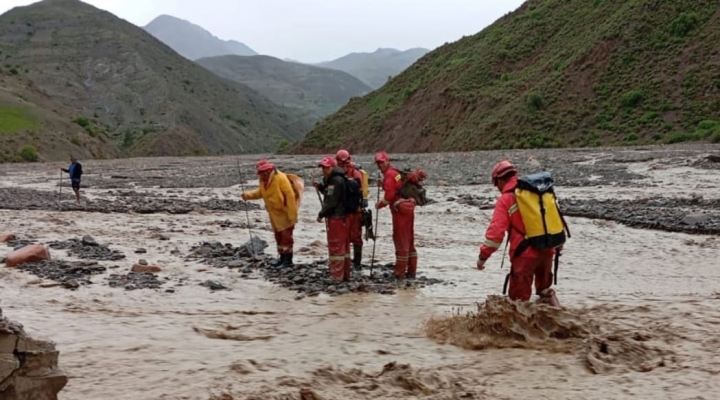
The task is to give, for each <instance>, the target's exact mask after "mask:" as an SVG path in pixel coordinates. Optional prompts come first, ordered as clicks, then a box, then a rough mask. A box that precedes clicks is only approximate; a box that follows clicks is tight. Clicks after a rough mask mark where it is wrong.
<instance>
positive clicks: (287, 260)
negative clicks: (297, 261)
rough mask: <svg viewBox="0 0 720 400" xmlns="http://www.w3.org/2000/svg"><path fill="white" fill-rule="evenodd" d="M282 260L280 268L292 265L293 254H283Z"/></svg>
mask: <svg viewBox="0 0 720 400" xmlns="http://www.w3.org/2000/svg"><path fill="white" fill-rule="evenodd" d="M282 257H283V262H282V264H280V268H288V267H292V266H293V265H294V264H293V255H292V254H283V255H282Z"/></svg>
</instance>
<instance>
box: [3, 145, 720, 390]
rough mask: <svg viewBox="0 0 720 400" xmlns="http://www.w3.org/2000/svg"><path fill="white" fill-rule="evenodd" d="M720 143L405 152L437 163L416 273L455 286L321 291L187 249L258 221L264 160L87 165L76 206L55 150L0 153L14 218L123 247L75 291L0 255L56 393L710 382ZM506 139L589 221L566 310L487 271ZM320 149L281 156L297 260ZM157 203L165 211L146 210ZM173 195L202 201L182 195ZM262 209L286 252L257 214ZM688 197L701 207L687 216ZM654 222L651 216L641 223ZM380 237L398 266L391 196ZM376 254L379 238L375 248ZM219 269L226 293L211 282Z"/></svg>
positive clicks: (719, 317)
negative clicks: (485, 252) (51, 348)
mask: <svg viewBox="0 0 720 400" xmlns="http://www.w3.org/2000/svg"><path fill="white" fill-rule="evenodd" d="M717 154H720V148H719V147H717V146H716V147H714V148H713V147H709V146H695V147H693V146H687V147H671V148H645V149H643V148H639V149H624V150H619V149H618V150H613V149H597V150H578V151H560V150H557V151H551V150H545V151H534V152H533V151H524V152H523V151H518V152H483V153H470V154H464V155H457V154H436V155H412V156H410V155H407V156H406V155H401V156H397V158H398V164H403V165H408V166H413V167H422V168H425V169H426V170H428V172H429V173H430V177H431V178H430V181H429V182H428V193H429V197H431V198H433V199H434V200H435V202H433V203H432V204H429V205H427V206H425V207H422V208H419V209H418V211H417V215H416V228H415V231H416V244H417V248H418V252H419V257H420V264H419V265H420V266H419V272H420V274H421V275H423V276H425V277H428V278H436V279H440V280H443V281H444V283H443V284H435V285H428V286H426V287H417V288H411V289H402V288H400V289H398V290H396V291H394V292H393V294H378V293H348V294H343V295H333V294H327V293H320V294H319V295H317V296H298V294H297V293H296V292H294V291H292V290H288V288H285V287H281V286H279V285H276V284H274V283H272V282H268V281H266V280H264V279H263V277H262V275H257V274H251V275H250V276H249V277H248V276H241V272H240V271H239V270H238V269H231V268H213V267H211V266H208V265H207V264H204V263H202V262H200V261H199V260H194V259H188V258H187V255H188V254H189V253H190V249H191V248H192V247H193V246H195V245H197V244H198V243H200V242H203V241H219V242H221V243H230V244H232V245H234V246H239V245H241V244H242V243H244V242H246V241H247V240H248V239H249V232H248V229H244V227H247V217H246V214H245V212H244V211H241V210H240V209H233V207H234V206H233V204H235V203H234V201H236V200H238V199H239V194H240V193H241V190H242V189H241V186H240V181H242V182H244V183H243V185H244V186H245V187H253V186H254V185H256V184H257V181H256V180H255V177H254V175H253V174H252V167H251V166H252V165H253V164H254V161H255V160H256V159H257V157H251V156H242V157H237V158H235V157H223V158H189V159H169V158H160V159H128V160H113V161H87V162H83V169H84V171H85V173H86V175H85V176H84V178H83V180H84V183H86V184H87V187H86V188H84V189H83V193H82V194H83V202H82V203H81V205H80V206H76V205H74V204H73V203H74V199H73V197H72V196H71V194H70V189H69V186H68V184H69V182H64V186H63V187H62V189H61V190H62V193H60V187H59V186H58V182H59V179H60V175H59V168H60V166H61V165H60V164H37V165H2V166H0V176H1V177H2V184H1V185H0V207H1V208H2V209H0V231H2V232H12V233H15V234H16V235H17V236H18V237H19V238H22V239H28V240H32V241H36V242H40V243H48V242H51V241H62V240H68V239H72V238H81V237H83V236H84V235H91V236H92V237H93V238H94V239H95V240H97V242H99V243H100V244H103V245H107V246H109V247H110V248H112V249H113V250H117V251H120V252H122V253H123V254H125V256H126V257H125V258H124V259H121V260H114V261H100V262H99V264H100V265H102V266H105V267H106V268H107V270H106V271H105V272H103V273H100V274H96V275H93V276H92V277H91V278H90V281H92V284H88V285H81V286H80V287H79V288H77V289H76V290H69V289H67V288H65V287H62V286H57V285H51V284H48V283H49V281H48V280H47V279H41V278H38V277H37V276H35V275H33V274H30V273H27V272H23V271H21V270H18V269H11V268H5V267H0V305H2V308H3V312H4V314H5V316H7V317H8V318H10V319H13V320H16V321H18V322H21V323H22V324H23V325H24V326H25V329H26V331H27V332H28V333H29V334H31V335H33V336H35V337H38V338H47V339H50V340H53V341H55V342H56V343H57V347H58V350H59V351H60V366H61V367H62V368H63V370H64V371H65V372H66V373H67V374H68V376H69V383H68V385H67V386H66V388H65V389H64V390H63V391H62V392H61V393H60V398H61V399H69V400H98V399H107V400H137V399H168V400H169V399H193V400H195V399H198V400H210V399H214V400H220V399H222V400H231V399H340V400H343V399H347V400H352V399H518V398H538V399H546V398H547V399H553V400H559V399H574V400H575V399H631V398H641V399H715V398H718V396H720V351H718V348H720V268H718V266H719V265H720V264H719V262H718V258H719V257H720V238H718V236H717V235H718V230H717V227H718V226H719V225H720V221H719V220H718V215H719V214H718V212H720V210H718V208H717V206H716V205H717V204H718V202H719V201H720V164H719V163H717V162H713V161H711V159H712V158H713V157H712V155H717ZM505 157H509V158H511V159H513V160H514V161H517V162H518V165H519V166H520V167H521V169H522V171H521V172H531V169H539V168H548V169H551V170H553V172H554V174H555V176H556V177H557V180H558V184H559V187H558V195H559V196H560V198H561V199H566V200H567V201H571V200H572V201H573V202H574V205H573V207H575V209H576V210H575V211H576V212H575V214H578V215H585V216H589V217H590V218H583V217H579V216H575V217H573V216H571V217H569V218H568V223H569V225H570V227H571V230H572V234H573V235H572V238H571V239H570V241H569V242H568V244H567V245H566V250H565V252H564V256H563V259H562V264H561V266H560V271H559V279H558V285H557V286H556V290H557V292H558V297H559V299H560V302H561V304H562V305H563V306H564V308H563V309H553V308H548V307H545V306H537V305H535V304H519V305H518V304H512V303H509V302H507V301H505V300H503V299H502V298H500V297H497V295H499V294H500V293H501V291H502V284H503V280H504V277H505V274H506V273H507V272H508V262H507V260H506V262H505V267H504V269H501V268H500V265H501V260H502V256H501V254H500V253H496V254H495V255H494V256H493V257H492V258H491V259H490V260H489V261H488V264H487V269H486V270H485V271H482V272H480V271H477V270H476V269H475V260H476V258H477V253H478V246H479V244H480V243H481V242H482V240H483V234H484V229H485V227H486V226H487V222H488V221H489V218H490V216H491V213H492V210H491V209H490V208H491V206H492V202H493V199H494V197H495V196H496V193H495V192H494V189H493V188H492V187H491V186H490V185H489V182H488V179H487V175H488V173H489V172H488V171H489V169H490V167H491V166H492V164H494V163H495V162H497V161H499V160H500V159H502V158H505ZM316 158H317V157H305V156H304V157H284V158H271V160H273V161H275V162H276V164H277V165H279V166H280V167H281V168H283V169H284V170H287V171H290V172H294V173H298V174H300V175H301V176H303V177H304V178H305V181H306V191H305V194H304V197H303V204H302V206H301V211H300V215H301V216H300V222H299V223H298V225H297V227H296V230H295V242H296V245H295V246H296V249H300V248H306V249H304V251H303V252H301V253H298V254H297V255H296V257H295V258H296V259H295V262H296V263H305V262H306V263H310V262H313V261H316V260H321V259H323V258H326V254H325V253H326V247H325V245H324V243H325V239H324V237H325V232H324V227H325V225H324V224H319V223H317V222H315V215H316V214H317V211H318V208H319V204H318V199H317V196H316V195H315V193H314V190H311V189H312V186H311V185H310V182H311V177H312V175H314V176H317V175H318V171H317V169H315V168H313V165H314V164H315V162H316V161H317V160H316ZM360 159H361V160H364V161H367V160H369V158H368V157H360ZM81 162H82V160H81ZM63 166H64V165H63ZM367 167H371V168H370V170H371V172H372V173H374V172H375V171H374V167H372V166H371V165H370V164H367ZM374 196H375V188H373V189H372V191H371V197H373V198H374ZM158 199H164V200H167V201H168V202H167V203H162V204H163V205H162V207H165V208H166V209H165V210H164V209H163V208H162V207H159V209H158V210H155V211H153V212H147V211H142V209H141V208H137V207H136V206H135V205H137V204H144V205H145V206H147V204H148V203H152V202H153V201H156V202H157V201H160V200H158ZM463 199H465V201H463ZM468 199H472V200H471V201H468ZM174 202H175V206H177V204H181V203H183V202H185V203H187V204H191V205H193V204H196V205H197V206H193V207H190V209H189V210H188V209H187V207H186V208H185V209H183V210H179V211H178V210H176V209H173V207H174V206H173V203H174ZM185 203H183V204H185ZM119 204H122V207H120V206H119ZM153 204H155V203H153ZM644 204H647V205H644ZM218 205H221V206H218ZM651 205H652V207H651ZM113 210H115V211H113ZM118 210H119V211H118ZM163 210H164V211H163ZM583 210H584V211H583ZM648 210H649V211H648ZM248 213H249V214H248V215H249V219H250V222H251V223H250V225H251V226H252V227H253V229H252V232H253V234H254V235H257V236H259V237H261V238H263V239H265V240H266V241H268V242H269V243H270V244H271V247H270V248H269V249H268V252H269V253H270V254H274V251H273V250H272V249H273V239H272V233H271V232H270V231H269V230H268V228H269V223H268V221H267V217H266V214H265V211H264V210H262V209H256V208H255V209H251V210H249V212H248ZM570 214H571V215H573V213H570ZM688 215H690V216H695V217H696V218H697V217H698V216H701V217H702V215H704V217H702V218H700V220H699V221H700V222H696V221H694V220H693V221H687V220H685V222H683V219H684V218H687V216H688ZM635 220H637V221H635ZM228 221H229V223H228ZM633 221H635V222H633ZM648 221H649V222H648ZM653 221H655V222H657V223H655V222H653ZM636 222H637V224H640V225H637V224H636ZM645 223H647V224H649V225H647V226H653V227H655V229H639V228H635V227H631V226H632V225H635V226H641V225H642V224H645ZM629 225H631V226H629ZM642 226H645V225H642ZM675 228H677V229H675ZM2 232H0V233H2ZM378 234H379V239H378V242H377V247H376V253H377V255H376V258H377V259H378V260H379V261H380V262H381V263H386V262H392V261H393V254H394V251H393V246H392V239H391V225H390V218H389V214H388V213H387V210H385V211H382V212H381V214H380V217H379V227H378ZM139 248H143V249H144V250H145V251H146V252H144V253H141V254H138V253H135V252H136V251H137V249H139ZM308 249H310V250H308ZM10 250H12V248H11V247H8V248H7V252H9V251H10ZM51 252H52V256H53V258H54V259H60V260H68V261H78V260H79V259H77V258H75V257H74V256H71V255H69V254H68V252H67V251H66V250H54V249H51ZM371 252H372V242H369V243H368V245H367V246H366V247H365V252H364V256H365V260H364V261H365V262H366V263H369V262H370V255H371ZM0 255H5V250H3V252H2V253H0ZM141 258H142V259H145V260H146V261H147V262H148V263H149V264H152V265H157V266H159V267H160V268H161V269H162V271H161V272H160V273H159V274H158V278H159V279H160V280H161V281H163V282H164V283H163V285H162V287H161V288H159V289H137V290H125V289H124V288H123V287H110V286H109V285H108V283H107V282H108V281H107V278H108V276H109V275H110V274H114V273H119V272H122V273H125V272H127V271H128V270H129V269H130V267H131V266H132V265H133V264H135V263H137V262H138V261H139V260H140V259H141ZM364 273H365V274H367V273H368V271H367V270H366V271H364ZM208 280H213V281H216V282H219V283H221V284H222V285H223V286H225V287H227V288H228V289H229V290H210V289H209V288H207V287H205V286H201V285H200V283H202V282H205V281H208Z"/></svg>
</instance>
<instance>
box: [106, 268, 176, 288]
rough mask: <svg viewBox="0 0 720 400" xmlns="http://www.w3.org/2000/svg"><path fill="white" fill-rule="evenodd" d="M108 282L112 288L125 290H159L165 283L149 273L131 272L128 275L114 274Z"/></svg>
mask: <svg viewBox="0 0 720 400" xmlns="http://www.w3.org/2000/svg"><path fill="white" fill-rule="evenodd" d="M107 281H108V285H109V286H110V287H112V288H124V289H125V290H137V289H158V288H160V286H162V285H163V284H164V283H165V282H162V281H160V280H159V279H158V278H157V275H155V274H152V273H149V272H129V273H128V274H126V275H120V274H112V275H110V277H108V278H107Z"/></svg>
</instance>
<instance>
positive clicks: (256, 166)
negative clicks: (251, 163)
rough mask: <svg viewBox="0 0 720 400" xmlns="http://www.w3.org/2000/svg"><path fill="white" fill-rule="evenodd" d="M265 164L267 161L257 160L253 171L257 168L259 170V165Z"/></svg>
mask: <svg viewBox="0 0 720 400" xmlns="http://www.w3.org/2000/svg"><path fill="white" fill-rule="evenodd" d="M267 163H268V160H266V159H264V158H262V159H260V160H258V162H256V163H255V169H258V168H260V166H261V165H265V164H267Z"/></svg>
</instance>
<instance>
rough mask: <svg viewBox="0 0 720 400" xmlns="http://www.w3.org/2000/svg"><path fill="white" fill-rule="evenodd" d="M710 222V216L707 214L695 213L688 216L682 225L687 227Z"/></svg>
mask: <svg viewBox="0 0 720 400" xmlns="http://www.w3.org/2000/svg"><path fill="white" fill-rule="evenodd" d="M709 220H710V216H709V215H707V214H701V213H693V214H688V215H686V216H685V218H683V220H682V223H683V224H686V225H696V224H704V223H706V222H708V221H709Z"/></svg>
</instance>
